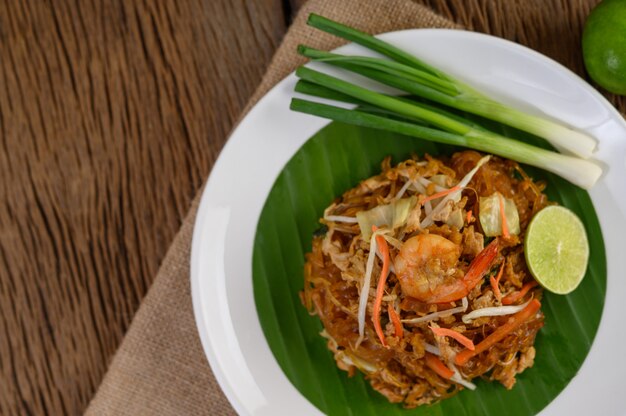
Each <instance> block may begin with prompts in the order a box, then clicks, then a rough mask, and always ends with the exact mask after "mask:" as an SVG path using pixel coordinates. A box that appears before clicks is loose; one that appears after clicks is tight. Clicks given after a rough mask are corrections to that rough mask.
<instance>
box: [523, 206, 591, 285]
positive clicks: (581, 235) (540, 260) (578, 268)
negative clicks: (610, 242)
mask: <svg viewBox="0 0 626 416" xmlns="http://www.w3.org/2000/svg"><path fill="white" fill-rule="evenodd" d="M524 251H525V255H526V264H527V265H528V269H529V270H530V273H531V274H532V275H533V276H534V277H535V279H536V280H537V282H539V284H540V285H541V286H543V287H544V288H545V289H547V290H549V291H550V292H553V293H558V294H560V295H565V294H567V293H570V292H572V291H573V290H574V289H576V287H578V285H579V284H580V282H581V280H583V277H584V276H585V272H586V271H587V263H588V260H589V242H588V241H587V233H586V232H585V227H584V225H583V223H582V221H580V219H579V218H578V216H576V214H574V213H573V212H572V211H570V210H569V209H567V208H564V207H561V206H557V205H553V206H549V207H546V208H544V209H542V210H541V211H539V212H538V213H537V214H535V216H534V217H533V219H532V220H531V221H530V224H528V228H527V229H526V238H525V239H524Z"/></svg>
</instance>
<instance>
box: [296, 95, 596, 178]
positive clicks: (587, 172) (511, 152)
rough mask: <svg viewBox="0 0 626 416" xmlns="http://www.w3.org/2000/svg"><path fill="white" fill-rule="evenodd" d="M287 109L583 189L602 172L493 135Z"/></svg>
mask: <svg viewBox="0 0 626 416" xmlns="http://www.w3.org/2000/svg"><path fill="white" fill-rule="evenodd" d="M291 109H292V110H294V111H298V112H301V113H306V114H311V115H315V116H318V117H323V118H327V119H330V120H334V121H339V122H342V123H347V124H353V125H357V126H362V127H368V128H374V129H379V130H385V131H389V132H392V133H399V134H402V135H406V136H412V137H417V138H420V139H425V140H430V141H433V142H438V143H444V144H451V145H455V146H463V147H469V148H472V149H476V150H480V151H483V152H488V153H493V154H495V155H498V156H502V157H505V158H508V159H513V160H517V161H518V162H521V163H526V164H528V165H532V166H536V167H538V168H541V169H545V170H547V171H550V172H552V173H555V174H557V175H559V176H562V177H563V178H565V179H567V180H568V181H570V182H572V183H573V184H575V185H578V186H580V187H581V188H585V189H588V188H590V187H592V186H593V185H594V184H595V182H596V181H597V180H598V178H599V177H600V175H601V174H602V169H601V168H600V167H599V166H598V165H596V164H595V163H593V162H591V161H588V160H584V159H580V158H576V157H572V156H567V155H562V154H559V153H556V152H551V151H549V150H545V149H541V148H538V147H535V146H532V145H529V144H526V143H523V142H520V141H517V140H513V139H509V138H506V137H502V136H498V135H496V134H493V133H488V132H485V131H480V130H475V129H472V128H471V127H469V126H465V127H466V128H469V129H470V130H469V131H468V132H467V133H466V134H459V133H453V132H446V131H441V130H437V129H435V128H431V127H425V126H421V125H417V124H414V123H411V122H407V121H399V120H393V119H390V118H387V117H383V116H379V115H375V114H370V113H366V112H363V111H359V110H349V109H345V108H341V107H335V106H331V105H327V104H322V103H316V102H312V101H307V100H302V99H299V98H294V99H293V100H292V101H291Z"/></svg>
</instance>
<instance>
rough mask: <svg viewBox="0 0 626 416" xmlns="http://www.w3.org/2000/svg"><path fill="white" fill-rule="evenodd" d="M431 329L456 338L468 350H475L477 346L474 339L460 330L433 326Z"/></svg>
mask: <svg viewBox="0 0 626 416" xmlns="http://www.w3.org/2000/svg"><path fill="white" fill-rule="evenodd" d="M430 330H431V331H433V333H434V334H435V335H437V336H440V337H450V338H454V339H455V340H457V341H458V342H459V344H461V345H463V346H464V347H465V348H467V349H468V350H470V351H474V348H475V347H474V343H473V342H472V340H471V339H469V338H468V337H466V336H465V335H463V334H461V333H460V332H456V331H454V330H452V329H448V328H436V327H432V326H431V327H430Z"/></svg>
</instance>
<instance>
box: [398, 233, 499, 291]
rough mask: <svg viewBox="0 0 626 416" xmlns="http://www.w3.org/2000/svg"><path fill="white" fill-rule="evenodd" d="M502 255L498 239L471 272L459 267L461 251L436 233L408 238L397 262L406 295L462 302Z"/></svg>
mask: <svg viewBox="0 0 626 416" xmlns="http://www.w3.org/2000/svg"><path fill="white" fill-rule="evenodd" d="M497 254H498V246H497V242H496V240H494V241H493V242H492V243H491V244H489V245H488V246H487V247H486V248H485V249H484V250H483V251H481V252H480V253H479V254H478V255H477V256H476V258H475V259H474V260H473V261H472V263H471V264H470V267H469V269H468V270H467V273H464V272H463V270H461V269H460V268H459V267H458V263H459V257H460V255H461V248H460V247H459V246H458V245H456V244H454V243H453V242H452V241H450V240H448V239H447V238H444V237H442V236H440V235H436V234H419V235H416V236H415V237H411V238H410V239H408V240H407V241H406V242H405V243H404V244H403V245H402V248H401V249H400V251H399V253H398V255H397V256H396V259H395V264H394V268H395V272H396V276H397V277H398V280H399V281H400V286H401V288H402V292H404V294H406V295H408V296H411V297H414V298H416V299H418V300H420V301H422V302H426V303H446V302H453V301H455V300H458V299H461V298H462V297H464V296H467V294H468V293H469V292H470V290H472V289H473V288H474V286H476V285H477V284H478V282H480V280H481V279H482V278H483V276H484V275H485V273H486V272H487V271H488V270H489V267H491V264H492V263H493V261H494V260H495V258H496V255H497Z"/></svg>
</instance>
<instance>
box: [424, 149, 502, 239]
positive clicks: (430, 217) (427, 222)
mask: <svg viewBox="0 0 626 416" xmlns="http://www.w3.org/2000/svg"><path fill="white" fill-rule="evenodd" d="M489 158H490V156H484V157H483V158H481V159H480V160H479V161H478V163H476V166H474V168H473V169H472V170H471V171H469V172H468V173H467V175H465V176H464V177H463V179H461V180H460V181H459V183H458V184H456V188H457V189H456V191H455V192H451V193H449V194H448V195H446V196H445V197H444V198H443V200H441V202H439V205H437V208H435V209H434V210H433V212H431V213H430V214H429V215H427V216H426V217H425V218H424V219H423V220H422V222H421V224H420V226H421V227H422V228H426V227H428V226H429V225H431V224H433V222H434V220H433V217H434V216H435V215H436V214H438V213H439V212H440V211H441V210H442V209H443V207H444V206H445V204H446V203H447V202H448V201H451V200H454V198H455V197H456V195H457V192H458V193H459V194H460V192H461V189H463V188H465V187H466V186H467V184H468V183H470V181H471V180H472V178H473V177H474V175H476V172H478V169H480V167H481V166H482V165H484V164H485V163H487V162H488V161H489Z"/></svg>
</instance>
